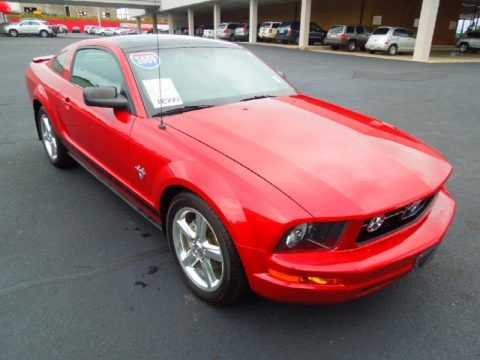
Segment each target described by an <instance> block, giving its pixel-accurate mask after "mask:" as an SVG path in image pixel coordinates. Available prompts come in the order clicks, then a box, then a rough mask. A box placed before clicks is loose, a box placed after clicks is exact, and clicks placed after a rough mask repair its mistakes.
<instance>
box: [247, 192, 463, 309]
mask: <svg viewBox="0 0 480 360" xmlns="http://www.w3.org/2000/svg"><path fill="white" fill-rule="evenodd" d="M454 213H455V201H454V199H453V198H452V197H451V196H450V194H449V193H448V192H447V191H446V190H441V191H440V192H439V194H438V196H437V199H436V200H435V202H434V204H433V205H432V207H431V209H430V211H429V212H428V213H427V214H426V215H425V216H424V217H423V218H421V219H419V220H418V221H417V222H416V223H414V224H412V225H410V226H408V227H406V228H404V229H402V230H400V231H398V232H396V233H393V234H390V235H387V236H385V237H384V238H382V239H379V240H375V241H372V242H371V243H369V244H365V245H361V246H358V247H357V248H356V249H350V250H344V251H324V252H322V251H318V252H303V253H300V252H299V253H293V252H292V253H274V254H271V255H269V256H267V258H266V261H265V269H264V271H262V272H257V273H254V274H252V275H251V276H249V280H250V285H251V287H252V289H253V290H254V291H255V292H257V293H258V294H260V295H262V296H264V297H266V298H269V299H272V300H276V301H282V302H295V303H339V302H345V301H350V300H354V299H357V298H359V297H362V296H365V295H367V294H370V293H372V292H375V291H377V290H380V289H382V288H384V287H386V286H388V285H390V284H392V283H393V282H395V281H396V280H398V279H399V278H400V277H402V276H404V275H406V274H407V273H408V272H410V271H411V270H412V269H413V268H414V265H415V263H416V261H417V259H418V258H419V257H420V256H421V255H422V254H424V253H425V252H427V251H429V250H430V249H433V248H435V247H436V246H438V245H439V244H440V242H441V241H442V240H443V238H444V236H445V234H446V232H447V230H448V228H449V226H450V224H451V222H452V220H453V217H454ZM278 274H285V275H286V276H278ZM294 278H315V279H324V280H325V284H324V285H320V284H316V283H305V282H295V281H293V280H289V279H294ZM285 279H287V280H285Z"/></svg>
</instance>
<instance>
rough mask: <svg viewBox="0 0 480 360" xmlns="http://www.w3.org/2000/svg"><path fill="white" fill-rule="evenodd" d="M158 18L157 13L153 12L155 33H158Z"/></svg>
mask: <svg viewBox="0 0 480 360" xmlns="http://www.w3.org/2000/svg"><path fill="white" fill-rule="evenodd" d="M157 23H158V19H157V13H153V14H152V30H153V33H154V34H158V25H157Z"/></svg>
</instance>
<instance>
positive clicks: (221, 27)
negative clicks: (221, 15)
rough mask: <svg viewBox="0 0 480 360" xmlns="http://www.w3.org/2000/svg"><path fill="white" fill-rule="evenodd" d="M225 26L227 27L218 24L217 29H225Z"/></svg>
mask: <svg viewBox="0 0 480 360" xmlns="http://www.w3.org/2000/svg"><path fill="white" fill-rule="evenodd" d="M226 26H227V25H226V24H220V25H218V28H217V29H225V27H226Z"/></svg>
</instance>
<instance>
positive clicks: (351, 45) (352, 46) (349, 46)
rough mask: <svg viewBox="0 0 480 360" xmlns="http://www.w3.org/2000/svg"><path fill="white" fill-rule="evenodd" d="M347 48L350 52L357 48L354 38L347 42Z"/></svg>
mask: <svg viewBox="0 0 480 360" xmlns="http://www.w3.org/2000/svg"><path fill="white" fill-rule="evenodd" d="M347 50H348V51H350V52H352V51H355V50H357V43H356V42H355V40H350V41H349V42H348V44H347Z"/></svg>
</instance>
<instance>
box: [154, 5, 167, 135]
mask: <svg viewBox="0 0 480 360" xmlns="http://www.w3.org/2000/svg"><path fill="white" fill-rule="evenodd" d="M155 11H157V0H155ZM155 16H157V13H155ZM156 24H157V21H156V20H155V25H156ZM152 31H155V34H154V35H155V37H156V38H157V56H158V96H159V97H160V99H159V101H160V124H159V125H158V128H159V129H162V130H165V129H166V128H167V125H165V123H164V122H163V98H162V70H161V62H160V42H159V40H158V26H155V29H153V30H152Z"/></svg>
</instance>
